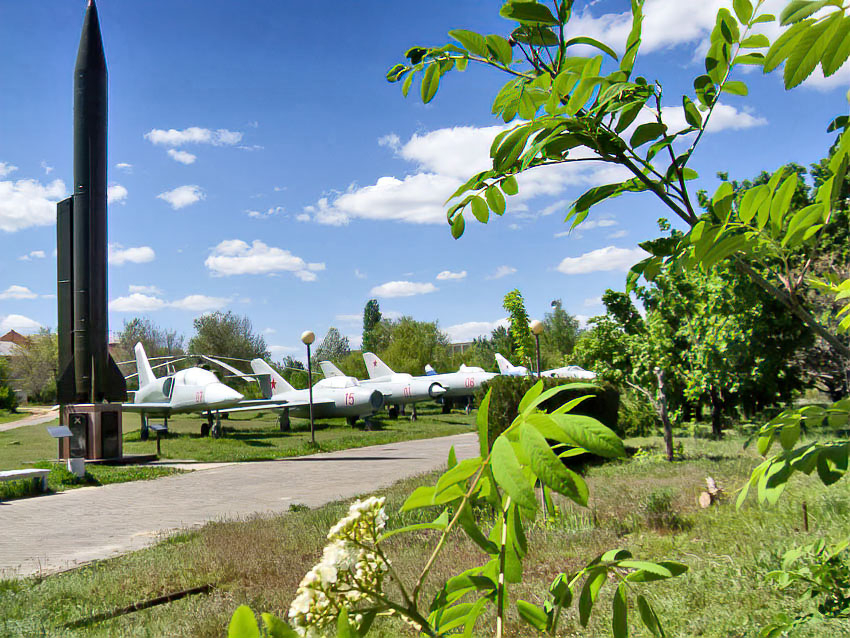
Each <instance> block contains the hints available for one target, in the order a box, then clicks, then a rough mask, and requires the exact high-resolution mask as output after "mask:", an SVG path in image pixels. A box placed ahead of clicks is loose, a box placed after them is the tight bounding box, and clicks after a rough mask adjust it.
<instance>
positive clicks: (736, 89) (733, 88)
mask: <svg viewBox="0 0 850 638" xmlns="http://www.w3.org/2000/svg"><path fill="white" fill-rule="evenodd" d="M721 91H723V93H729V94H730V95H747V93H748V90H747V85H746V84H744V83H743V82H741V81H739V80H729V81H728V82H726V84H724V85H723V86H722V87H721Z"/></svg>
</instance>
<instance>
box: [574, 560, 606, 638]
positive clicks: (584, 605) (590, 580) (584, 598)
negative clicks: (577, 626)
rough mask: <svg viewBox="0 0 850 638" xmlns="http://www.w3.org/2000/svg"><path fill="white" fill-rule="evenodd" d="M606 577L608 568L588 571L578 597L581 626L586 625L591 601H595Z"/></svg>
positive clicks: (590, 609) (591, 607) (591, 604)
mask: <svg viewBox="0 0 850 638" xmlns="http://www.w3.org/2000/svg"><path fill="white" fill-rule="evenodd" d="M607 577H608V570H606V569H605V568H597V569H593V570H591V571H590V572H589V573H588V575H587V579H586V580H585V581H584V586H583V587H582V588H581V594H579V598H578V614H579V622H580V623H581V626H582V627H587V621H588V620H589V619H590V612H591V611H592V609H593V603H595V602H596V598H597V596H598V595H599V590H600V589H601V588H602V585H604V584H605V580H606V579H607Z"/></svg>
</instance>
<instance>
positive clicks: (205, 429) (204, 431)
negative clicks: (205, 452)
mask: <svg viewBox="0 0 850 638" xmlns="http://www.w3.org/2000/svg"><path fill="white" fill-rule="evenodd" d="M212 426H213V415H212V412H208V413H207V422H206V423H201V436H203V437H207V436H209V435H210V430H212Z"/></svg>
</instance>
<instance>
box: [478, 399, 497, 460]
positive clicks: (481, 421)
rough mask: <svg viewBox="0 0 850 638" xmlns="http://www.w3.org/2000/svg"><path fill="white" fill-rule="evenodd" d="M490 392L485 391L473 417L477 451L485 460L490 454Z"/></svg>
mask: <svg viewBox="0 0 850 638" xmlns="http://www.w3.org/2000/svg"><path fill="white" fill-rule="evenodd" d="M492 392H493V390H492V389H489V390H487V394H486V396H485V397H484V400H483V401H482V402H481V405H479V406H478V414H477V415H476V416H475V422H476V425H477V426H478V450H479V451H480V453H481V458H482V459H486V458H487V455H488V454H489V453H490V441H489V433H490V428H489V423H488V421H489V419H490V395H491V394H492Z"/></svg>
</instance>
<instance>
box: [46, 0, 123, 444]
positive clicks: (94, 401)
mask: <svg viewBox="0 0 850 638" xmlns="http://www.w3.org/2000/svg"><path fill="white" fill-rule="evenodd" d="M106 121H107V81H106V57H105V56H104V53H103V42H102V40H101V37H100V23H99V21H98V17H97V7H96V6H95V3H94V0H89V2H88V8H87V9H86V15H85V19H84V21H83V31H82V35H81V36H80V47H79V50H78V52H77V63H76V66H75V68H74V194H73V195H72V196H71V197H69V198H68V199H65V200H63V201H61V202H59V203H58V205H57V211H56V234H57V237H56V240H57V241H56V245H57V270H58V272H57V274H58V282H57V299H58V306H59V324H58V325H59V327H58V335H59V370H58V376H57V381H56V389H57V394H58V399H59V403H60V405H62V411H61V416H60V423H61V424H62V425H68V426H69V427H70V428H71V432H72V436H71V439H70V442H69V444H68V445H67V446H66V447H69V449H68V450H67V452H68V455H70V456H83V457H85V458H115V457H120V456H121V447H122V446H121V404H120V402H121V401H125V400H126V397H127V388H126V384H125V381H124V376H123V375H122V374H121V371H120V370H119V369H118V366H117V365H116V364H115V362H114V361H113V359H112V357H111V356H110V354H109V350H108V345H109V327H108V317H107V286H106V280H107V235H106V169H107V161H106Z"/></svg>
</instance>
